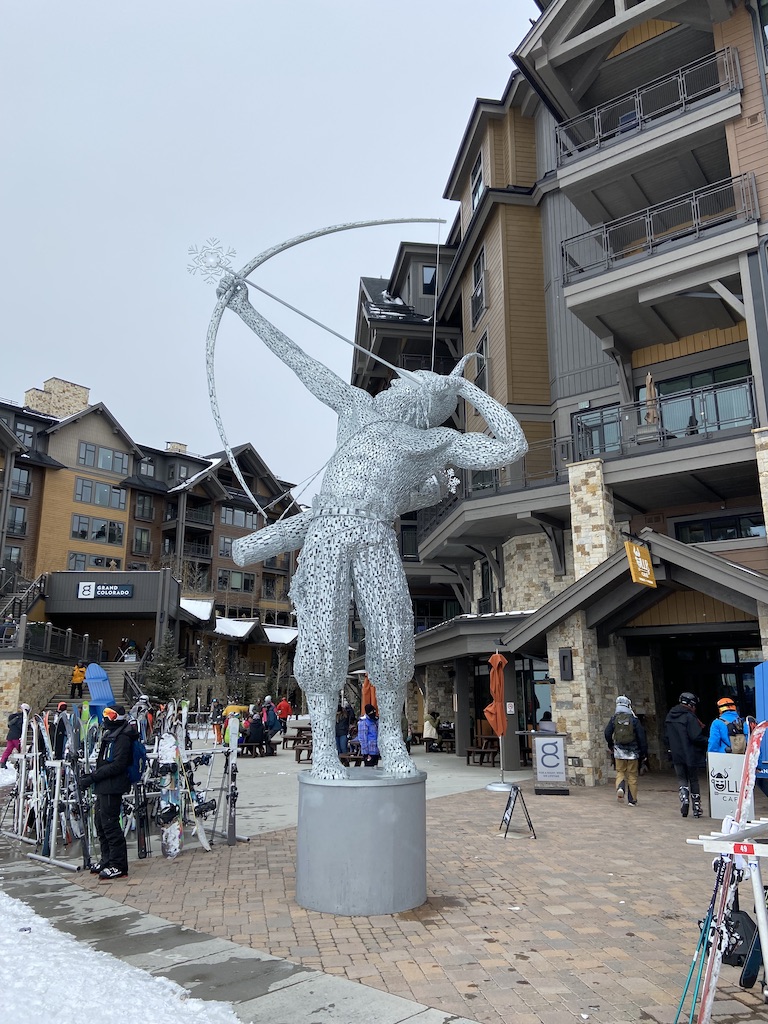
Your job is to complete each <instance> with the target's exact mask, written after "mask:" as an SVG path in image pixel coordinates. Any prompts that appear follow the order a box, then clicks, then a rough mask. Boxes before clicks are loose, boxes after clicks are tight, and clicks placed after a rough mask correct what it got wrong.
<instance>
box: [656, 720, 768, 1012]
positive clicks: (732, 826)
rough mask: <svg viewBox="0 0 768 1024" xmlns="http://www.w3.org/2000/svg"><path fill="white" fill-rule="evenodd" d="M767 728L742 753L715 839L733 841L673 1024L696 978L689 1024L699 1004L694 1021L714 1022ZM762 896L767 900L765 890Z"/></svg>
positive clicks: (732, 941) (719, 865) (734, 938)
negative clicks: (732, 796)
mask: <svg viewBox="0 0 768 1024" xmlns="http://www.w3.org/2000/svg"><path fill="white" fill-rule="evenodd" d="M766 729H768V722H760V723H759V724H758V725H756V726H755V727H754V729H753V730H752V732H751V733H750V736H749V740H748V742H747V749H746V752H745V755H744V766H743V769H742V775H741V784H740V786H739V796H738V800H737V803H736V809H735V812H734V814H733V815H732V816H729V817H728V818H726V819H725V821H724V823H723V833H722V836H718V837H716V838H717V839H722V840H723V841H728V842H730V845H731V851H730V852H728V853H721V854H720V857H719V859H718V860H717V861H716V862H715V871H716V881H715V888H714V891H713V893H712V899H711V900H710V904H709V908H708V910H707V913H706V915H705V917H704V920H703V921H702V922H701V933H700V936H699V942H698V945H697V947H696V951H695V952H694V955H693V961H692V963H691V967H690V970H689V971H688V978H687V979H686V982H685V986H684V988H683V994H682V997H681V999H680V1004H679V1006H678V1008H677V1014H676V1015H675V1020H674V1024H678V1022H679V1021H680V1016H681V1013H682V1012H683V1005H684V1003H685V999H686V996H687V995H688V992H689V989H690V986H691V982H692V980H693V978H694V975H695V983H694V987H693V993H692V1001H691V1007H690V1012H689V1015H688V1021H689V1024H690V1022H692V1021H693V1015H694V1011H695V1009H696V1002H697V1000H700V1002H699V1014H698V1017H697V1018H696V1022H697V1024H709V1022H710V1021H711V1019H712V1004H713V1002H714V998H715V991H716V988H717V980H718V977H719V975H720V968H721V966H722V963H723V957H724V956H728V955H729V954H732V953H733V951H734V949H735V948H736V946H737V945H738V944H739V941H740V939H741V936H740V934H739V929H738V927H737V925H736V923H735V921H734V914H735V910H734V905H735V902H736V900H737V893H738V886H739V882H741V881H742V879H743V878H744V877H745V870H746V872H747V873H748V870H749V869H748V868H747V864H746V861H745V860H744V857H743V856H742V854H746V853H749V852H750V849H751V848H748V847H749V844H740V843H739V842H737V839H738V835H737V833H738V832H739V831H740V830H741V829H743V828H744V825H745V823H746V816H747V810H748V808H749V807H750V805H751V803H752V794H753V791H754V788H755V775H756V772H757V765H758V761H759V758H760V746H761V744H762V741H763V736H764V734H765V731H766ZM713 838H715V837H713ZM702 841H705V840H704V837H702V840H688V842H693V843H696V844H701V842H702ZM740 846H743V847H744V849H743V850H740V849H739V847H740ZM761 898H763V899H764V897H763V896H762V892H761ZM748 959H749V956H748ZM758 969H759V964H758V965H757V966H756V967H755V972H757V970H758ZM753 984H754V982H753Z"/></svg>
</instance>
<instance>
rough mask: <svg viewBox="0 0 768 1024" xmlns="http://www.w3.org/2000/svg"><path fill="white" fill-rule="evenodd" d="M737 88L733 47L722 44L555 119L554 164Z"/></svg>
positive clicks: (738, 72)
mask: <svg viewBox="0 0 768 1024" xmlns="http://www.w3.org/2000/svg"><path fill="white" fill-rule="evenodd" d="M741 88H742V81H741V69H740V66H739V55H738V51H737V50H735V49H733V48H731V47H729V46H727V47H725V48H724V49H722V50H718V51H716V52H715V53H711V54H707V56H706V57H701V58H699V59H698V60H695V61H692V62H691V63H690V64H685V65H684V66H683V67H681V68H678V69H677V71H674V72H673V73H672V74H669V75H664V76H662V77H661V78H656V79H654V80H652V81H650V82H646V83H645V84H644V85H641V86H639V87H638V88H637V89H633V90H632V91H630V92H626V93H623V94H622V95H621V96H616V97H615V98H614V99H612V100H609V101H608V102H606V103H601V104H600V105H599V106H597V107H593V108H592V109H591V110H587V111H585V112H584V113H583V114H578V115H577V116H576V117H572V118H570V119H569V120H568V121H563V122H562V124H559V125H557V127H556V129H555V131H556V138H557V166H558V167H562V166H563V165H564V164H565V163H567V162H569V161H571V160H573V159H574V158H576V157H579V156H583V155H584V154H588V153H591V152H592V151H594V150H596V149H600V148H601V147H602V146H604V145H605V144H606V143H610V142H613V141H615V140H617V139H620V138H622V137H623V136H624V134H625V133H626V132H630V131H637V130H639V131H642V130H643V129H644V128H646V127H647V126H648V125H651V124H653V123H654V122H655V121H658V120H659V119H660V118H662V117H667V116H668V115H670V114H674V113H682V112H684V111H685V110H687V109H688V108H689V107H690V106H691V105H692V104H695V103H697V102H699V101H701V100H705V99H709V98H710V97H712V96H713V95H723V94H727V93H733V92H739V91H740V90H741Z"/></svg>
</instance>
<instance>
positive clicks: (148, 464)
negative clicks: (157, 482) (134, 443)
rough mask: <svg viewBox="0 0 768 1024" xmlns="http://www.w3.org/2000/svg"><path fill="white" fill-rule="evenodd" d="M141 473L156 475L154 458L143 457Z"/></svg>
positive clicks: (140, 467)
mask: <svg viewBox="0 0 768 1024" xmlns="http://www.w3.org/2000/svg"><path fill="white" fill-rule="evenodd" d="M139 473H140V474H141V475H142V476H150V477H151V476H154V475H155V460H154V459H142V460H141V462H140V463H139Z"/></svg>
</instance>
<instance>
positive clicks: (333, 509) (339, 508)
mask: <svg viewBox="0 0 768 1024" xmlns="http://www.w3.org/2000/svg"><path fill="white" fill-rule="evenodd" d="M312 510H313V512H314V513H315V515H316V516H354V517H355V518H356V519H370V520H371V522H374V523H383V524H384V525H385V526H393V525H394V523H393V521H392V520H391V519H383V518H382V517H381V516H380V515H377V514H376V513H375V512H371V511H370V510H369V509H367V508H350V507H349V506H346V505H325V504H323V503H322V502H318V501H315V502H313V503H312Z"/></svg>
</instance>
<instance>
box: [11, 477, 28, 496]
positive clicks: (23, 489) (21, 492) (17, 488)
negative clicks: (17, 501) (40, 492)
mask: <svg viewBox="0 0 768 1024" xmlns="http://www.w3.org/2000/svg"><path fill="white" fill-rule="evenodd" d="M31 493H32V484H31V483H29V482H27V483H25V484H22V483H19V482H18V481H17V480H12V481H11V494H13V495H14V497H17V498H28V497H29V496H30V494H31Z"/></svg>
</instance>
